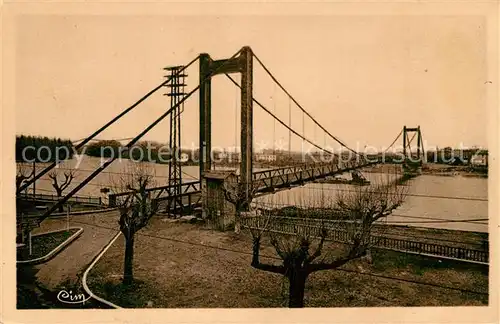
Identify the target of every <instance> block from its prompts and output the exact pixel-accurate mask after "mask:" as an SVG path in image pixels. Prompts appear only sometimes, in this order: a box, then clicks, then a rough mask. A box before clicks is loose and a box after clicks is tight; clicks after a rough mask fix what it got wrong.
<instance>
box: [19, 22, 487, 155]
mask: <svg viewBox="0 0 500 324" xmlns="http://www.w3.org/2000/svg"><path fill="white" fill-rule="evenodd" d="M16 44H17V48H16V50H17V53H16V67H15V68H16V84H15V85H16V105H15V109H16V132H17V133H18V134H20V133H23V134H38V135H44V136H45V135H46V136H58V137H64V138H71V139H79V138H82V137H85V136H87V135H89V134H91V133H92V132H93V131H94V130H96V129H97V128H99V127H100V126H102V125H103V124H105V123H106V122H107V121H108V120H109V119H111V118H112V117H114V116H115V115H116V114H118V113H119V112H120V111H122V110H123V109H125V108H126V107H128V106H129V105H130V104H132V103H133V102H134V101H136V100H137V99H139V98H140V97H141V96H142V95H143V94H145V93H146V92H148V91H149V90H150V89H152V88H153V87H155V86H156V85H158V84H159V83H160V82H161V80H162V75H163V71H162V68H163V67H164V66H168V65H178V64H185V63H187V62H189V61H190V60H191V59H192V58H194V57H195V56H196V55H197V54H199V53H201V52H207V53H209V54H210V55H211V56H212V57H213V58H215V59H219V58H225V57H230V56H231V55H232V54H233V53H234V52H235V51H237V50H238V49H239V48H241V47H242V46H244V45H249V46H251V47H252V49H253V51H254V52H255V53H256V54H257V55H258V56H259V57H260V58H261V59H262V60H263V61H264V63H265V64H266V65H267V66H268V67H269V68H270V70H271V71H272V72H273V73H274V74H275V76H276V77H277V78H278V80H280V81H281V82H282V83H283V85H284V86H285V87H286V88H287V89H288V90H289V91H290V92H291V93H292V95H293V96H295V98H296V99H297V100H298V101H299V102H300V103H301V104H302V105H303V106H304V107H305V108H306V109H307V110H308V111H309V112H310V113H311V114H312V115H313V116H315V117H316V118H317V119H318V120H319V121H320V122H321V124H322V125H324V126H325V128H327V129H328V130H329V131H330V132H331V133H332V134H333V135H335V136H338V137H339V138H340V139H342V140H343V141H345V142H346V143H347V144H348V145H350V146H352V147H354V148H356V146H357V145H358V146H359V148H361V149H362V148H363V147H364V146H365V145H373V146H376V147H379V148H380V147H382V146H387V145H389V144H390V143H391V142H392V140H393V139H394V137H395V136H396V135H397V134H398V133H399V131H400V130H401V129H402V127H403V125H405V124H406V125H407V126H409V127H416V126H417V125H420V126H421V128H422V134H423V138H424V140H425V141H426V145H427V147H431V146H439V147H444V146H458V145H459V144H460V143H464V145H466V146H471V145H478V146H483V147H484V146H487V132H486V131H487V130H486V127H485V125H486V123H487V113H486V112H487V108H486V86H487V84H485V82H486V81H487V64H486V52H485V51H486V32H485V21H484V19H483V18H482V17H481V16H238V17H235V16H219V17H216V16H132V17H131V16H90V15H87V16H62V15H60V16H55V15H46V16H23V17H21V18H20V19H19V20H18V21H17V32H16ZM254 66H255V72H254V73H255V74H254V82H255V83H254V96H255V98H256V99H257V100H259V101H261V102H262V103H264V104H265V105H266V106H268V107H269V108H270V109H273V107H274V104H273V101H272V100H271V97H275V98H276V110H277V115H279V116H280V117H281V118H282V119H283V120H284V121H288V105H289V102H288V100H287V98H286V97H285V96H284V95H283V93H281V92H280V91H279V90H278V88H277V87H276V88H275V87H274V86H273V84H272V82H271V81H270V79H269V78H267V77H266V76H265V73H264V72H263V70H262V69H261V68H260V67H259V66H258V64H257V62H256V61H255V60H254ZM197 71H198V66H197V64H196V65H195V66H194V67H193V68H192V69H190V70H189V71H188V73H189V77H188V84H189V88H190V89H191V88H193V87H194V86H196V85H197V83H198V76H197ZM237 79H238V80H239V78H237ZM238 104H239V94H238V91H237V90H236V88H235V87H234V86H233V85H231V84H230V82H229V81H228V80H226V78H225V76H217V77H216V79H215V80H214V81H213V103H212V105H213V135H212V136H213V145H214V146H233V145H234V144H235V138H236V137H235V112H236V106H237V105H238ZM168 106H169V103H168V101H167V97H166V96H162V95H161V93H158V95H156V96H154V97H153V98H151V100H149V101H147V102H146V103H143V104H142V105H140V106H139V107H138V108H137V109H136V111H135V112H133V113H132V114H131V115H130V116H127V117H126V118H124V119H123V121H121V122H120V123H119V124H117V125H115V126H113V127H111V128H110V129H109V130H107V131H105V132H104V133H103V134H102V135H100V136H99V137H100V138H124V137H131V136H134V135H135V134H137V133H138V132H139V131H141V130H142V129H143V128H145V127H146V126H147V125H148V123H150V122H152V121H153V120H154V119H156V117H157V116H159V115H160V114H161V112H162V111H164V110H165V109H167V108H168ZM254 110H255V114H254V127H255V130H254V136H255V137H254V140H255V143H256V144H255V145H256V148H258V143H260V144H263V143H268V145H271V144H270V143H272V142H273V141H279V140H280V139H282V143H284V145H285V147H288V144H286V143H287V141H288V131H286V130H285V129H284V128H283V127H281V126H280V125H278V124H277V125H276V131H274V126H273V121H272V119H271V117H270V116H268V115H266V113H265V112H263V111H262V109H260V108H259V107H257V106H254ZM238 111H239V110H238ZM27 116H28V118H26V117H27ZM182 123H183V124H182V126H183V133H182V139H183V145H184V146H187V147H190V146H191V145H194V146H197V145H198V96H193V97H192V98H191V100H190V101H189V103H188V104H187V105H186V107H185V112H184V114H183V121H182ZM292 126H293V127H294V129H297V130H299V131H300V132H301V131H302V115H301V114H300V113H299V111H298V109H297V108H296V107H292ZM305 129H306V130H305V135H306V136H307V137H309V138H311V139H314V140H315V142H317V143H318V144H319V145H324V144H325V143H326V144H327V145H332V143H333V142H332V141H331V140H328V139H327V140H326V141H325V139H324V135H323V133H322V132H321V131H320V130H319V129H317V130H316V131H315V130H314V128H313V126H312V123H311V122H307V121H306V124H305ZM236 131H237V132H239V128H237V129H236ZM237 134H238V136H237V137H238V139H237V141H238V142H239V133H237ZM292 138H295V140H292V145H293V147H292V148H293V149H299V147H300V141H299V140H298V139H297V138H296V137H294V136H293V135H292ZM146 139H152V140H157V141H160V142H167V141H168V123H167V121H166V120H165V121H164V122H162V123H161V124H160V125H159V126H158V127H157V128H155V129H154V130H153V131H152V132H151V133H150V134H148V135H147V136H146Z"/></svg>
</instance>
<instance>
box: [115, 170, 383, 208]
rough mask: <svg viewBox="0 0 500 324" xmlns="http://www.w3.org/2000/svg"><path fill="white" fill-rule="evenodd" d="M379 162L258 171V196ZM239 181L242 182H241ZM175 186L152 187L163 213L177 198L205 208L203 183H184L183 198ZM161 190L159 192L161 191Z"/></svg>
mask: <svg viewBox="0 0 500 324" xmlns="http://www.w3.org/2000/svg"><path fill="white" fill-rule="evenodd" d="M377 163H379V162H378V161H377V162H366V161H349V162H341V163H340V164H339V163H332V162H321V163H303V164H299V165H293V166H287V167H281V168H277V169H271V170H263V171H257V172H254V173H253V185H254V186H256V191H257V195H259V196H260V195H265V194H270V193H273V192H274V191H275V190H279V189H282V188H289V187H291V186H294V185H304V184H306V183H308V182H312V181H314V180H316V179H321V178H325V177H327V176H332V175H335V174H341V173H344V172H348V171H351V170H355V169H360V168H364V167H367V166H370V165H374V164H377ZM238 180H239V179H238ZM171 188H172V186H162V187H155V188H150V189H148V191H150V192H152V193H153V196H154V197H158V198H156V200H157V201H158V204H159V208H160V210H162V209H164V208H166V206H168V205H170V202H171V201H172V200H173V199H181V200H182V203H183V205H184V206H185V207H186V208H187V207H191V208H196V207H199V206H201V185H200V181H199V180H196V181H190V182H185V183H183V184H182V188H181V189H182V190H181V192H182V193H181V194H180V195H175V196H174V195H171V194H170V192H171V190H170V189H171ZM158 191H159V192H158ZM127 194H128V193H126V192H125V193H119V194H115V195H110V196H109V198H110V199H109V203H110V207H113V206H115V205H116V199H119V198H120V197H124V196H126V195H127Z"/></svg>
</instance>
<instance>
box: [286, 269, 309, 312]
mask: <svg viewBox="0 0 500 324" xmlns="http://www.w3.org/2000/svg"><path fill="white" fill-rule="evenodd" d="M289 271H291V272H292V273H291V275H289V276H288V281H289V283H290V286H289V296H288V307H290V308H302V307H304V290H305V288H306V279H307V275H306V274H305V273H304V272H303V271H301V270H298V269H290V270H289Z"/></svg>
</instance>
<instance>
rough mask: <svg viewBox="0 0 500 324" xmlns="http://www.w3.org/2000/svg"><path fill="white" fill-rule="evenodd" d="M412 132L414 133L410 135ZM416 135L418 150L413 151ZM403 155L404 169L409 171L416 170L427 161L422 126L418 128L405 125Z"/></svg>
mask: <svg viewBox="0 0 500 324" xmlns="http://www.w3.org/2000/svg"><path fill="white" fill-rule="evenodd" d="M410 134H413V135H412V136H411V137H410ZM415 137H416V138H417V139H416V140H417V147H416V151H412V146H411V144H412V143H413V142H414V140H415ZM403 157H404V161H403V169H405V171H409V172H415V171H416V170H417V169H418V168H420V167H421V166H422V164H423V163H424V162H425V160H426V157H425V151H424V144H423V140H422V132H421V131H420V126H417V127H416V128H412V127H406V126H404V127H403Z"/></svg>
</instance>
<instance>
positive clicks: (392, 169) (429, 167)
mask: <svg viewBox="0 0 500 324" xmlns="http://www.w3.org/2000/svg"><path fill="white" fill-rule="evenodd" d="M362 172H367V173H402V172H403V168H402V166H401V165H399V164H377V165H373V166H370V167H366V168H363V170H362ZM421 174H425V175H436V176H444V177H452V176H463V177H477V178H488V170H487V168H484V167H482V168H474V167H471V166H467V165H448V164H438V163H425V164H424V165H423V166H422V173H421Z"/></svg>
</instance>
